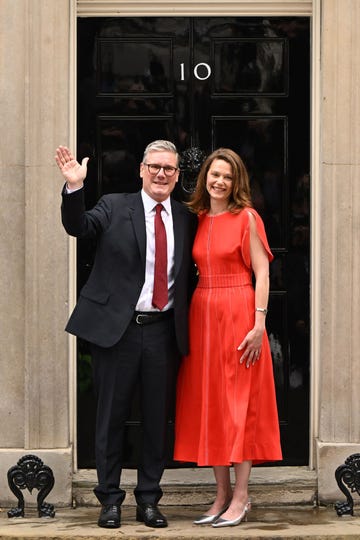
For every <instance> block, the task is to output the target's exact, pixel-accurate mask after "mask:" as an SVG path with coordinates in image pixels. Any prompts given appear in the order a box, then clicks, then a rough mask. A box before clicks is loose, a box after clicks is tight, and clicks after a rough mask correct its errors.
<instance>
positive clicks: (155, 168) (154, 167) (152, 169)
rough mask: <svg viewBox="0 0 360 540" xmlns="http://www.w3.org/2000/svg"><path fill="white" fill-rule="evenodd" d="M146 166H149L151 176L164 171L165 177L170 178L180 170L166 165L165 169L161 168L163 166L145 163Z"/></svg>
mask: <svg viewBox="0 0 360 540" xmlns="http://www.w3.org/2000/svg"><path fill="white" fill-rule="evenodd" d="M144 165H146V166H147V168H148V170H149V173H150V174H158V173H159V172H160V170H161V169H162V170H163V171H164V174H165V176H169V177H170V176H174V174H175V173H176V171H177V170H178V168H177V167H171V165H165V167H161V165H156V163H144Z"/></svg>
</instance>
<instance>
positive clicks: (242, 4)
mask: <svg viewBox="0 0 360 540" xmlns="http://www.w3.org/2000/svg"><path fill="white" fill-rule="evenodd" d="M321 1H322V0H279V1H263V0H228V1H226V2H221V1H219V0H197V2H196V3H195V4H193V3H192V2H188V1H187V0H151V2H149V0H136V2H134V0H130V1H121V2H119V0H107V1H106V2H103V1H102V0H98V1H96V0H69V2H70V40H71V44H70V45H71V46H70V74H69V81H70V88H69V94H70V100H69V101H70V134H69V144H70V147H71V148H76V72H77V70H76V67H77V66H76V27H77V24H76V22H77V17H85V16H86V17H146V16H149V17H150V16H152V17H155V16H158V17H160V16H164V17H165V16H170V17H175V16H184V17H185V16H186V17H195V16H203V17H204V16H209V17H226V16H229V17H230V16H242V17H250V16H265V17H271V16H276V17H281V16H283V17H285V16H309V17H311V270H310V283H311V291H310V318H311V332H310V366H311V367H310V428H309V430H310V433H309V441H310V449H309V450H310V451H309V456H310V458H309V467H310V468H311V469H312V468H314V447H315V440H316V438H317V436H318V417H319V415H318V412H319V375H320V374H319V361H318V360H319V357H320V356H319V351H320V332H316V328H319V321H320V299H319V291H320V286H319V285H320V260H319V257H316V256H315V254H316V253H319V251H320V231H321V228H320V210H319V208H320V111H321V108H320V106H321V100H320V28H321V20H320V19H321ZM76 296H77V293H76V241H75V239H73V238H70V239H69V311H70V312H71V311H72V309H73V307H74V305H75V302H76ZM76 385H77V381H76V340H75V338H74V337H73V336H69V386H70V407H69V411H70V412H69V414H70V418H69V421H70V422H69V425H70V437H71V443H72V446H73V449H74V454H73V455H74V470H77V444H76V440H77V432H76V418H77V407H76Z"/></svg>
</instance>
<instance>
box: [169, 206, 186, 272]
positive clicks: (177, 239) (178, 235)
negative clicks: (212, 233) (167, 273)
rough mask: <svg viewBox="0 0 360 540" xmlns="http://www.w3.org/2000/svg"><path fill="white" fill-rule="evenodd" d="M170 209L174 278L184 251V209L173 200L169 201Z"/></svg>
mask: <svg viewBox="0 0 360 540" xmlns="http://www.w3.org/2000/svg"><path fill="white" fill-rule="evenodd" d="M171 211H172V218H173V227H174V245H175V254H174V259H175V262H174V274H175V278H176V276H177V274H178V272H179V269H180V266H181V262H182V257H183V253H184V230H185V227H184V211H183V208H182V207H181V206H179V205H178V204H174V201H173V200H172V201H171Z"/></svg>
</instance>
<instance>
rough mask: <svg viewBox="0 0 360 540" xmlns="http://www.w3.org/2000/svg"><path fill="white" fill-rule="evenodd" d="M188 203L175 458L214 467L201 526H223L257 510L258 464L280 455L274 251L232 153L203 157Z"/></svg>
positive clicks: (241, 167)
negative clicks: (189, 286)
mask: <svg viewBox="0 0 360 540" xmlns="http://www.w3.org/2000/svg"><path fill="white" fill-rule="evenodd" d="M189 206H190V208H191V209H192V210H193V211H194V212H196V213H197V214H198V216H199V226H198V231H197V235H196V239H195V243H194V247H193V256H194V260H195V262H196V264H197V266H198V271H199V282H198V286H197V288H196V290H195V293H194V295H193V298H192V303H191V308H190V353H189V355H188V356H187V357H185V358H184V359H183V362H182V364H181V368H180V372H179V378H178V386H177V407H176V429H175V453H174V459H175V460H178V461H189V462H196V463H197V464H198V465H200V466H201V465H203V466H206V465H212V466H213V469H214V475H215V479H216V484H217V493H216V498H215V501H214V503H213V505H212V506H211V508H209V510H208V511H207V512H206V513H205V514H203V515H202V516H200V517H199V518H198V519H196V520H195V521H194V523H195V524H205V523H207V524H212V526H213V527H226V526H232V525H238V524H239V523H240V522H241V521H243V520H245V519H246V517H247V514H248V512H249V511H250V506H251V505H250V501H249V498H248V481H249V476H250V471H251V467H252V464H257V463H262V462H265V461H277V460H280V459H282V455H281V447H280V436H279V424H278V414H277V406H276V396H275V388H274V378H273V369H272V360H271V353H270V347H269V342H268V338H267V334H266V330H265V318H266V313H267V303H268V296H269V261H271V260H272V259H273V255H272V253H271V251H270V248H269V245H268V242H267V239H266V234H265V230H264V225H263V222H262V220H261V218H260V216H259V215H258V214H257V212H256V211H255V210H254V209H253V208H252V206H251V197H250V187H249V179H248V174H247V171H246V168H245V166H244V163H243V162H242V160H241V158H240V157H239V156H238V155H237V154H236V153H235V152H233V151H232V150H230V149H227V148H220V149H218V150H215V151H214V152H213V153H212V154H211V155H210V156H209V157H208V158H207V159H206V161H205V162H204V164H203V166H202V168H201V171H200V173H199V177H198V181H197V187H196V190H195V193H194V196H193V198H192V201H191V202H190V203H189ZM253 275H254V276H255V288H254V287H253V284H252V276H253ZM231 465H233V466H234V470H235V486H234V489H233V488H232V486H231V483H230V466H231Z"/></svg>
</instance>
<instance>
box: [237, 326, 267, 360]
mask: <svg viewBox="0 0 360 540" xmlns="http://www.w3.org/2000/svg"><path fill="white" fill-rule="evenodd" d="M263 334H264V328H257V327H256V326H254V328H253V329H252V330H250V332H248V334H247V335H246V336H245V339H244V340H243V341H242V343H240V345H239V347H238V351H244V352H243V354H242V356H241V357H240V364H242V363H243V362H246V367H247V368H248V367H250V365H251V364H252V365H254V364H255V362H257V360H258V359H259V356H260V353H261V345H262V338H263Z"/></svg>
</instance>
